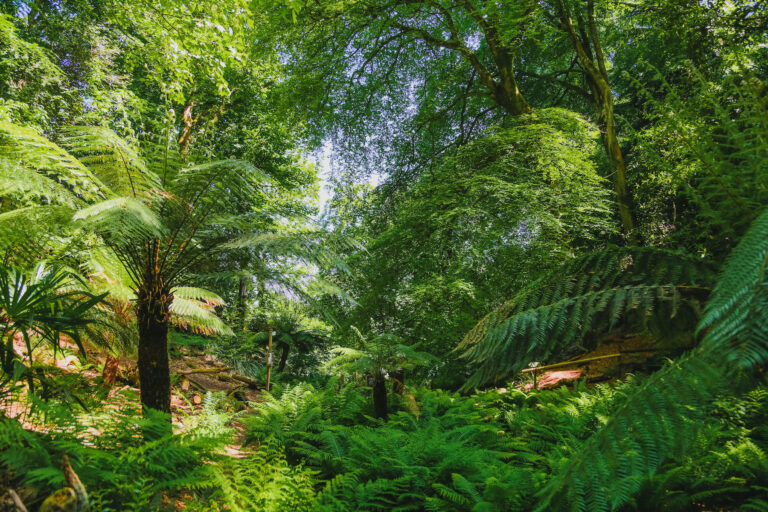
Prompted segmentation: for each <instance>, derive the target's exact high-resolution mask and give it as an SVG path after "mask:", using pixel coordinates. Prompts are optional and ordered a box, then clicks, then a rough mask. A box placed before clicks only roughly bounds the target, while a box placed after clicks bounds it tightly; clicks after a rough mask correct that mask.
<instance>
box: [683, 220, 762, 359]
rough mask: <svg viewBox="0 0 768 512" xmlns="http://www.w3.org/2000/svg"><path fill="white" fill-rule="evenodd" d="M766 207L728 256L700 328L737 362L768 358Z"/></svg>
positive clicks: (710, 343) (711, 342)
mask: <svg viewBox="0 0 768 512" xmlns="http://www.w3.org/2000/svg"><path fill="white" fill-rule="evenodd" d="M767 312H768V210H766V211H764V212H763V213H762V214H761V215H760V216H759V217H758V218H757V219H755V221H754V222H753V223H752V226H751V227H750V229H749V231H747V233H746V234H745V235H744V237H743V238H742V239H741V241H740V242H739V244H738V245H737V246H736V248H734V250H733V251H732V252H731V254H730V255H729V256H728V260H727V261H726V265H725V270H724V272H723V274H722V275H721V276H720V278H719V279H718V281H717V285H716V286H715V289H714V291H713V293H712V299H711V300H710V301H709V302H708V303H707V307H706V309H705V310H704V317H703V318H702V320H701V323H700V325H699V329H698V330H699V332H706V336H705V338H704V341H703V344H704V345H705V346H707V347H708V348H709V350H711V351H713V352H724V353H726V354H728V357H729V362H730V363H731V364H732V365H734V366H736V367H739V368H744V369H748V368H752V367H756V366H760V365H764V364H765V363H766V362H768V317H767V316H766V313H767Z"/></svg>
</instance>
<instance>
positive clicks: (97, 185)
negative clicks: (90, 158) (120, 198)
mask: <svg viewBox="0 0 768 512" xmlns="http://www.w3.org/2000/svg"><path fill="white" fill-rule="evenodd" d="M9 171H13V172H15V174H16V175H15V176H8V174H9ZM34 173H36V174H39V175H40V176H42V177H40V176H32V174H34ZM23 176H28V182H27V183H26V184H25V183H23V182H22V181H21V179H20V178H21V177H23ZM0 178H5V179H2V181H0V190H5V191H7V192H11V191H12V192H16V193H18V194H20V195H26V196H30V195H32V196H38V197H41V198H42V197H47V198H50V199H59V200H64V201H65V203H64V204H67V203H69V204H70V205H71V204H73V202H77V200H76V199H75V198H76V197H82V198H83V199H84V200H85V201H86V202H91V201H97V200H100V199H104V198H106V197H107V195H108V190H107V188H106V187H105V186H104V184H103V183H101V182H100V181H99V180H98V179H97V178H96V176H94V175H93V173H92V172H91V171H90V170H89V169H88V168H87V167H85V166H84V165H83V164H82V163H81V162H80V161H78V160H77V159H76V158H75V157H74V156H72V155H71V154H69V153H68V152H66V151H65V150H64V149H62V148H61V147H59V146H58V145H56V144H54V143H53V142H51V141H49V140H48V139H46V138H45V137H42V136H40V135H38V134H37V133H35V132H34V131H33V130H30V129H29V128H24V127H22V126H17V125H15V124H12V123H8V122H5V121H0ZM54 184H60V185H62V186H63V188H62V189H59V190H57V191H55V192H54V191H53V186H54ZM65 190H66V191H69V192H70V193H71V196H70V197H68V195H67V193H66V192H65Z"/></svg>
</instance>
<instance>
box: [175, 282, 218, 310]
mask: <svg viewBox="0 0 768 512" xmlns="http://www.w3.org/2000/svg"><path fill="white" fill-rule="evenodd" d="M171 293H173V296H174V297H180V298H182V299H188V300H195V301H202V302H205V303H207V304H208V305H210V306H223V305H224V304H226V303H225V302H224V299H222V298H221V297H220V296H219V295H218V294H216V293H214V292H212V291H210V290H206V289H204V288H195V287H192V286H177V287H175V288H173V289H172V290H171Z"/></svg>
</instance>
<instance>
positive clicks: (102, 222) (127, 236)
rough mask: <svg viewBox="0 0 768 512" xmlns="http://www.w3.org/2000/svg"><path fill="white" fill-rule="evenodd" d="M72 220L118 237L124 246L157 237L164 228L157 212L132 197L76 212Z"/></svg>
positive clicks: (98, 231) (103, 234) (111, 200)
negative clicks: (146, 238)
mask: <svg viewBox="0 0 768 512" xmlns="http://www.w3.org/2000/svg"><path fill="white" fill-rule="evenodd" d="M73 219H74V220H76V221H81V222H82V223H83V224H84V225H85V226H86V227H88V228H90V229H91V230H93V231H95V232H97V233H100V234H102V236H104V237H106V238H110V237H114V238H119V239H121V240H124V241H125V242H124V243H126V244H127V243H128V242H129V241H133V242H136V241H137V240H143V239H144V238H145V237H157V236H160V235H161V234H162V232H163V229H164V226H163V223H162V222H161V221H160V218H159V217H158V215H157V213H156V212H155V211H154V210H153V209H151V208H150V207H148V206H147V205H146V204H144V203H143V202H142V201H139V200H137V199H134V198H133V197H116V198H114V199H107V200H106V201H101V202H99V203H96V204H94V205H93V206H89V207H87V208H83V209H81V210H79V211H78V212H77V213H75V215H74V217H73Z"/></svg>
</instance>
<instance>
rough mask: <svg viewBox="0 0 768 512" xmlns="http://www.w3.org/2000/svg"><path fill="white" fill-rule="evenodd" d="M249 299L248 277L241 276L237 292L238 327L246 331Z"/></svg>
mask: <svg viewBox="0 0 768 512" xmlns="http://www.w3.org/2000/svg"><path fill="white" fill-rule="evenodd" d="M247 299H248V278H247V277H246V276H240V288H239V290H238V293H237V328H238V329H239V330H241V331H245V317H246V313H247V310H248V308H247V305H246V303H245V302H246V300H247Z"/></svg>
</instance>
